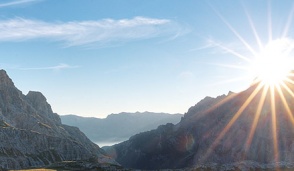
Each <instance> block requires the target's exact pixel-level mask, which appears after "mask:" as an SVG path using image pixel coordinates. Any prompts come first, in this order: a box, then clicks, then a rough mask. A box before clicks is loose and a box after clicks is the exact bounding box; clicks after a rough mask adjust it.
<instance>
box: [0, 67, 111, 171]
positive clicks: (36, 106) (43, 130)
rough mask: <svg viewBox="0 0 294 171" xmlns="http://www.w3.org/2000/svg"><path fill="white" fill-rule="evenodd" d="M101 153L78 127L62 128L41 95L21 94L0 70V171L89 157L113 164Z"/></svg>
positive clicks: (38, 93)
mask: <svg viewBox="0 0 294 171" xmlns="http://www.w3.org/2000/svg"><path fill="white" fill-rule="evenodd" d="M103 153H104V152H103V150H101V149H100V148H99V147H98V146H97V145H95V144H94V143H92V142H91V141H90V140H89V139H88V138H87V137H86V136H85V135H84V134H83V133H82V132H81V131H80V130H79V129H78V128H76V127H71V126H67V125H63V124H62V123H61V121H60V118H59V116H58V115H57V114H55V113H53V112H52V109H51V106H50V105H49V104H48V103H47V100H46V98H45V97H44V96H43V95H42V94H41V93H40V92H29V93H28V94H27V95H26V96H25V95H23V94H22V93H21V91H19V90H18V89H17V88H16V87H15V86H14V84H13V82H12V80H11V79H10V78H9V77H8V75H7V74H6V72H5V71H4V70H0V168H6V169H20V168H26V167H32V166H44V165H48V164H51V163H55V162H59V161H64V160H87V159H90V158H92V159H93V158H97V159H98V162H99V161H104V162H105V161H108V162H113V163H115V162H114V161H113V160H112V159H110V158H109V157H106V156H105V155H104V154H103Z"/></svg>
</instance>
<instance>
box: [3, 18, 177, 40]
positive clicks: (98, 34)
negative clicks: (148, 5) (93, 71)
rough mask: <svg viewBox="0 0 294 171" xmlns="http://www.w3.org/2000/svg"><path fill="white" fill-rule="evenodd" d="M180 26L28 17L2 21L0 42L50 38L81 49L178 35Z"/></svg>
mask: <svg viewBox="0 0 294 171" xmlns="http://www.w3.org/2000/svg"><path fill="white" fill-rule="evenodd" d="M179 32H180V29H179V26H178V24H177V23H175V22H173V21H171V20H167V19H156V18H146V17H135V18H132V19H121V20H114V19H103V20H97V21H93V20H92V21H72V22H45V21H40V20H30V19H25V18H14V19H9V20H2V21H0V41H2V42H5V41H27V40H32V39H49V40H54V41H61V42H63V43H64V44H65V45H66V46H80V45H89V44H95V43H100V44H104V43H108V42H120V41H131V40H138V39H149V38H152V37H158V36H173V35H175V34H179Z"/></svg>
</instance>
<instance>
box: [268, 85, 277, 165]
mask: <svg viewBox="0 0 294 171" xmlns="http://www.w3.org/2000/svg"><path fill="white" fill-rule="evenodd" d="M270 94H271V98H270V99H271V116H272V133H273V146H274V159H275V161H276V162H278V161H279V149H278V135H277V113H276V102H275V87H274V86H270Z"/></svg>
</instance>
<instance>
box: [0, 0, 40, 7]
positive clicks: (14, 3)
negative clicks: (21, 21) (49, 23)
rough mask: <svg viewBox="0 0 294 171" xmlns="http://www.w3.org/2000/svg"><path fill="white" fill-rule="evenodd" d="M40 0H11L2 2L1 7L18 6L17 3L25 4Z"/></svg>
mask: <svg viewBox="0 0 294 171" xmlns="http://www.w3.org/2000/svg"><path fill="white" fill-rule="evenodd" d="M37 1H40V0H18V1H9V2H5V3H0V8H3V7H10V6H16V5H23V4H28V3H32V2H37Z"/></svg>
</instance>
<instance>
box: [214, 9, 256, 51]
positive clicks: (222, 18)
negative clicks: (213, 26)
mask: <svg viewBox="0 0 294 171" xmlns="http://www.w3.org/2000/svg"><path fill="white" fill-rule="evenodd" d="M210 7H211V8H212V9H213V11H214V12H215V13H216V15H217V16H218V17H219V18H220V19H221V20H222V21H223V22H224V23H225V25H226V26H227V27H228V28H229V29H230V30H231V31H232V33H233V34H234V35H235V36H236V37H237V38H238V39H239V40H240V41H241V42H242V43H243V44H244V45H245V47H246V48H247V49H248V50H249V51H250V52H251V53H252V54H253V56H256V55H257V52H256V51H255V50H254V49H253V48H252V47H251V46H250V45H249V43H247V41H246V40H244V38H243V37H242V36H241V35H240V34H239V33H238V32H237V31H236V30H235V29H234V27H233V26H232V25H231V24H230V23H229V22H228V21H227V20H226V19H225V18H224V17H223V16H222V15H221V14H220V13H219V12H218V11H217V10H216V9H215V8H214V7H213V6H212V5H211V4H210Z"/></svg>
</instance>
